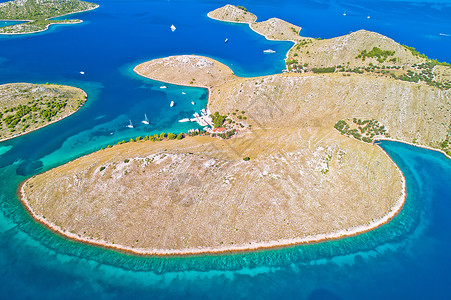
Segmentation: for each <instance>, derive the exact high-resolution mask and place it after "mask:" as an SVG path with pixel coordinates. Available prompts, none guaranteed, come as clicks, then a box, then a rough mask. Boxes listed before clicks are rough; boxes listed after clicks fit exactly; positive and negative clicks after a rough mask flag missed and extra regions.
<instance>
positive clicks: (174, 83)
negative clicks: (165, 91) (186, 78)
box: [133, 56, 238, 110]
mask: <svg viewBox="0 0 451 300" xmlns="http://www.w3.org/2000/svg"><path fill="white" fill-rule="evenodd" d="M203 57H206V56H203ZM207 58H208V57H207ZM141 64H142V63H141ZM141 64H138V65H136V66H135V67H134V68H133V72H135V74H138V75H139V76H141V77H143V78H147V79H150V80H155V81H158V82H163V81H160V80H158V79H155V78H152V77H150V76H147V75H144V74H142V73H141V72H139V71H138V70H137V68H138V66H139V65H141ZM235 76H236V75H235ZM237 77H238V76H237ZM164 83H168V84H173V85H178V86H187V87H196V88H203V89H207V90H208V95H207V105H206V107H205V109H206V110H208V105H209V104H210V97H211V90H210V87H209V86H204V85H198V84H192V85H184V84H180V83H176V82H171V81H164Z"/></svg>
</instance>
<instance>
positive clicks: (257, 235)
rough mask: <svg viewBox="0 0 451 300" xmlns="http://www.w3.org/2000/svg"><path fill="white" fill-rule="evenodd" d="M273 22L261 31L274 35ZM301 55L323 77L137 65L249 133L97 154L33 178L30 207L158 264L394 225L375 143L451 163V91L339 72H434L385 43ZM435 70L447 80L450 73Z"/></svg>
mask: <svg viewBox="0 0 451 300" xmlns="http://www.w3.org/2000/svg"><path fill="white" fill-rule="evenodd" d="M271 24H273V23H271V21H270V22H267V23H264V24H263V25H262V28H263V30H264V31H265V34H266V33H269V34H271V30H270V28H271ZM274 24H284V26H285V28H289V26H290V25H289V24H288V25H287V24H285V23H281V22H278V21H275V23H274ZM287 26H288V27H287ZM294 28H295V30H292V32H293V34H294V33H295V31H297V30H298V29H297V27H294ZM283 32H285V31H283ZM280 36H282V35H281V34H280V35H279V36H277V38H280ZM283 36H285V33H284V35H283ZM287 36H288V34H287ZM275 37H276V36H275ZM367 37H368V38H367ZM317 43H318V44H317ZM297 45H300V46H299V49H297V48H298V47H297ZM315 45H316V46H317V48H315V47H316V46H315ZM301 46H302V47H301ZM303 47H304V48H305V47H312V48H309V49H311V51H316V52H314V53H315V54H317V55H318V57H320V59H318V61H317V63H318V64H319V65H317V67H318V69H320V70H316V71H311V70H307V71H306V72H296V71H293V70H292V72H287V73H283V74H276V75H270V76H262V77H255V78H240V77H237V76H235V75H234V74H233V72H232V70H231V69H230V68H228V67H227V66H225V65H223V64H221V63H219V62H217V61H215V60H212V59H209V58H205V57H200V56H194V55H182V56H172V57H166V58H160V59H156V60H152V61H150V62H146V63H143V64H141V65H139V66H137V67H136V68H135V72H137V73H138V74H140V75H141V76H144V77H147V78H151V79H154V80H159V81H163V82H170V83H174V84H180V85H186V86H201V87H206V88H208V89H209V101H208V109H209V110H210V111H211V113H212V114H215V115H220V116H224V117H225V121H226V122H230V123H233V124H235V123H236V124H240V126H241V128H242V130H239V131H238V132H239V133H238V134H237V135H235V136H233V137H232V138H230V139H222V138H213V137H211V136H196V137H190V138H185V139H182V140H172V141H168V140H165V141H160V142H152V141H136V142H130V143H126V144H120V145H116V146H114V147H112V148H108V149H105V150H101V151H98V152H96V153H93V154H90V155H88V156H85V157H82V158H79V159H77V160H75V161H73V162H70V163H68V164H65V165H63V166H60V167H58V168H55V169H53V170H50V171H48V172H45V173H43V174H40V175H37V176H34V177H32V178H31V179H29V180H28V181H27V182H25V183H24V185H23V187H22V189H21V192H22V200H23V202H24V204H25V205H26V206H27V208H28V209H29V211H30V213H31V214H32V215H33V216H34V217H35V218H36V219H38V220H39V221H40V222H42V223H44V224H46V225H47V226H49V227H50V228H52V229H53V230H55V231H57V232H59V233H61V234H63V235H65V236H68V237H71V238H74V239H78V240H80V241H84V242H89V243H93V244H98V245H102V246H106V247H113V248H117V249H121V250H128V251H133V252H135V253H140V254H157V255H168V254H192V253H195V254H198V253H212V252H224V251H237V250H249V249H259V248H265V247H273V246H284V245H291V244H299V243H306V242H312V241H320V240H324V239H327V238H340V237H343V236H348V235H352V234H357V233H361V232H363V231H366V230H371V229H373V228H375V227H377V226H380V225H382V224H384V223H385V222H388V221H389V220H390V219H391V218H392V217H393V216H394V215H395V214H396V213H397V212H398V211H399V210H400V209H401V208H402V205H403V203H404V200H405V180H404V177H403V175H402V174H401V172H400V171H399V169H398V168H397V167H396V165H395V164H394V163H393V162H392V161H391V159H390V158H389V157H388V156H387V155H386V154H385V153H384V152H383V151H382V150H381V149H380V148H379V147H378V146H377V145H374V144H373V143H372V141H373V140H372V139H373V138H382V137H384V138H388V137H389V138H393V139H396V140H399V141H404V142H411V143H416V144H419V145H423V146H428V147H432V148H435V149H440V150H443V151H450V150H451V149H449V148H448V147H449V142H450V137H451V127H450V126H451V114H450V108H451V91H450V90H449V89H447V88H446V86H440V85H434V84H430V83H429V82H428V81H422V80H418V81H416V82H413V81H409V80H399V78H396V77H393V76H382V74H376V72H370V71H365V72H349V71H348V72H346V71H343V72H336V70H335V69H334V70H332V71H330V70H329V69H327V68H329V67H332V65H333V64H335V63H338V62H342V61H344V60H347V59H349V60H350V63H349V65H350V67H349V68H351V66H352V67H354V66H356V67H357V66H359V64H360V63H361V62H362V61H364V62H365V63H368V62H369V61H374V60H376V61H378V62H379V63H383V62H385V61H390V60H392V59H393V61H392V62H393V63H394V64H399V65H397V66H401V65H403V66H404V67H406V66H411V67H412V68H416V69H418V70H424V68H425V67H424V65H422V63H424V62H426V63H429V62H431V61H430V60H428V59H427V58H425V57H422V56H421V55H418V54H415V52H414V51H413V50H412V49H409V48H407V47H405V46H401V45H399V44H396V43H394V41H392V40H390V39H388V38H386V37H383V36H381V35H378V34H374V33H369V32H363V31H362V32H358V33H354V34H350V35H348V36H345V37H340V38H337V40H335V41H334V42H330V41H319V40H315V39H306V38H299V40H298V43H297V44H296V45H295V47H294V49H292V50H291V51H298V50H299V51H298V52H291V53H292V55H293V56H296V57H298V58H302V59H304V58H305V59H307V58H309V54H310V50H308V51H309V53H307V50H305V49H304V48H303ZM327 47H329V48H328V49H329V50H327V51H326V50H324V49H326V48H327ZM371 47H373V48H371ZM375 47H376V48H378V49H379V50H380V51H379V50H374V48H375ZM370 48H371V49H370ZM301 49H302V51H301ZM313 49H316V50H313ZM303 51H304V52H303ZM353 51H354V52H353ZM295 54H297V55H295ZM396 55H397V56H396ZM321 57H322V58H321ZM314 59H316V58H312V61H315V60H314ZM328 61H330V65H327V64H326V62H328ZM380 61H382V62H380ZM422 61H423V62H422ZM297 63H298V64H299V62H297ZM310 63H311V64H314V63H313V62H310ZM315 63H316V62H315ZM302 66H303V67H304V65H302ZM368 66H369V65H368ZM321 68H322V69H321ZM333 68H336V67H335V66H333ZM433 68H434V72H435V71H437V72H440V76H442V77H444V78H447V77H446V76H448V73H447V72H448V69H447V68H448V67H447V66H446V65H445V64H436V65H435V66H434V67H433ZM401 69H402V67H401ZM396 70H398V69H396ZM428 72H429V71H428ZM406 74H407V71H406ZM408 74H410V73H408ZM379 75H380V76H379ZM384 75H385V74H384ZM399 76H401V74H399ZM406 76H407V75H406ZM409 76H415V75H412V74H411V75H409ZM435 76H437V77H434V80H435V81H436V80H438V79H437V78H438V77H439V75H435Z"/></svg>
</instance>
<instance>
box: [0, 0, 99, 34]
mask: <svg viewBox="0 0 451 300" xmlns="http://www.w3.org/2000/svg"><path fill="white" fill-rule="evenodd" d="M97 7H98V5H97V4H94V3H90V2H85V1H79V0H60V1H55V0H14V1H9V2H4V3H0V20H5V21H24V23H20V24H15V25H10V26H5V27H0V34H9V35H11V34H27V33H36V32H40V31H45V30H47V29H48V28H49V26H50V25H53V24H76V23H80V22H82V21H81V20H78V19H72V20H52V18H56V17H61V16H64V15H69V14H74V13H79V12H83V11H88V10H92V9H95V8H97Z"/></svg>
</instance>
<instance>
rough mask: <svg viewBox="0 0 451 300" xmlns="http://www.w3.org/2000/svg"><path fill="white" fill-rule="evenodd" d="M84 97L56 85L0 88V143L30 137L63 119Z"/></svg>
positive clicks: (81, 103) (27, 84) (77, 107)
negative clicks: (42, 128) (30, 134)
mask: <svg viewBox="0 0 451 300" xmlns="http://www.w3.org/2000/svg"><path fill="white" fill-rule="evenodd" d="M86 98H87V95H86V93H85V92H84V91H83V90H81V89H79V88H75V87H71V86H63V85H55V84H31V83H8V84H3V85H0V141H4V140H7V139H11V138H13V137H16V136H19V135H22V134H26V133H29V132H31V131H33V130H36V129H39V128H41V127H44V126H46V125H48V124H50V123H53V122H56V121H58V120H60V119H62V118H65V117H67V116H69V115H71V114H73V113H74V112H75V111H77V110H78V109H79V108H80V107H81V106H82V105H83V104H84V103H85V101H86Z"/></svg>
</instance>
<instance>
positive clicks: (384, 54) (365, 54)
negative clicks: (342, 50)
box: [356, 47, 395, 63]
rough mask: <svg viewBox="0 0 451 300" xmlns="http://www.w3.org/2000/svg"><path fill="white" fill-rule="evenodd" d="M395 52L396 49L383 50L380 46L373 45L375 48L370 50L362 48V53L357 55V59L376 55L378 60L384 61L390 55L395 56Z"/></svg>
mask: <svg viewBox="0 0 451 300" xmlns="http://www.w3.org/2000/svg"><path fill="white" fill-rule="evenodd" d="M394 54H395V51H389V50H382V49H380V48H378V47H373V49H372V50H371V51H369V52H367V51H366V50H362V51H361V52H360V54H359V55H357V56H356V59H357V58H361V59H362V60H365V59H366V58H367V57H370V58H374V57H376V58H377V61H378V62H380V63H383V62H384V61H385V60H387V58H388V57H389V56H393V55H394Z"/></svg>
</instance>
